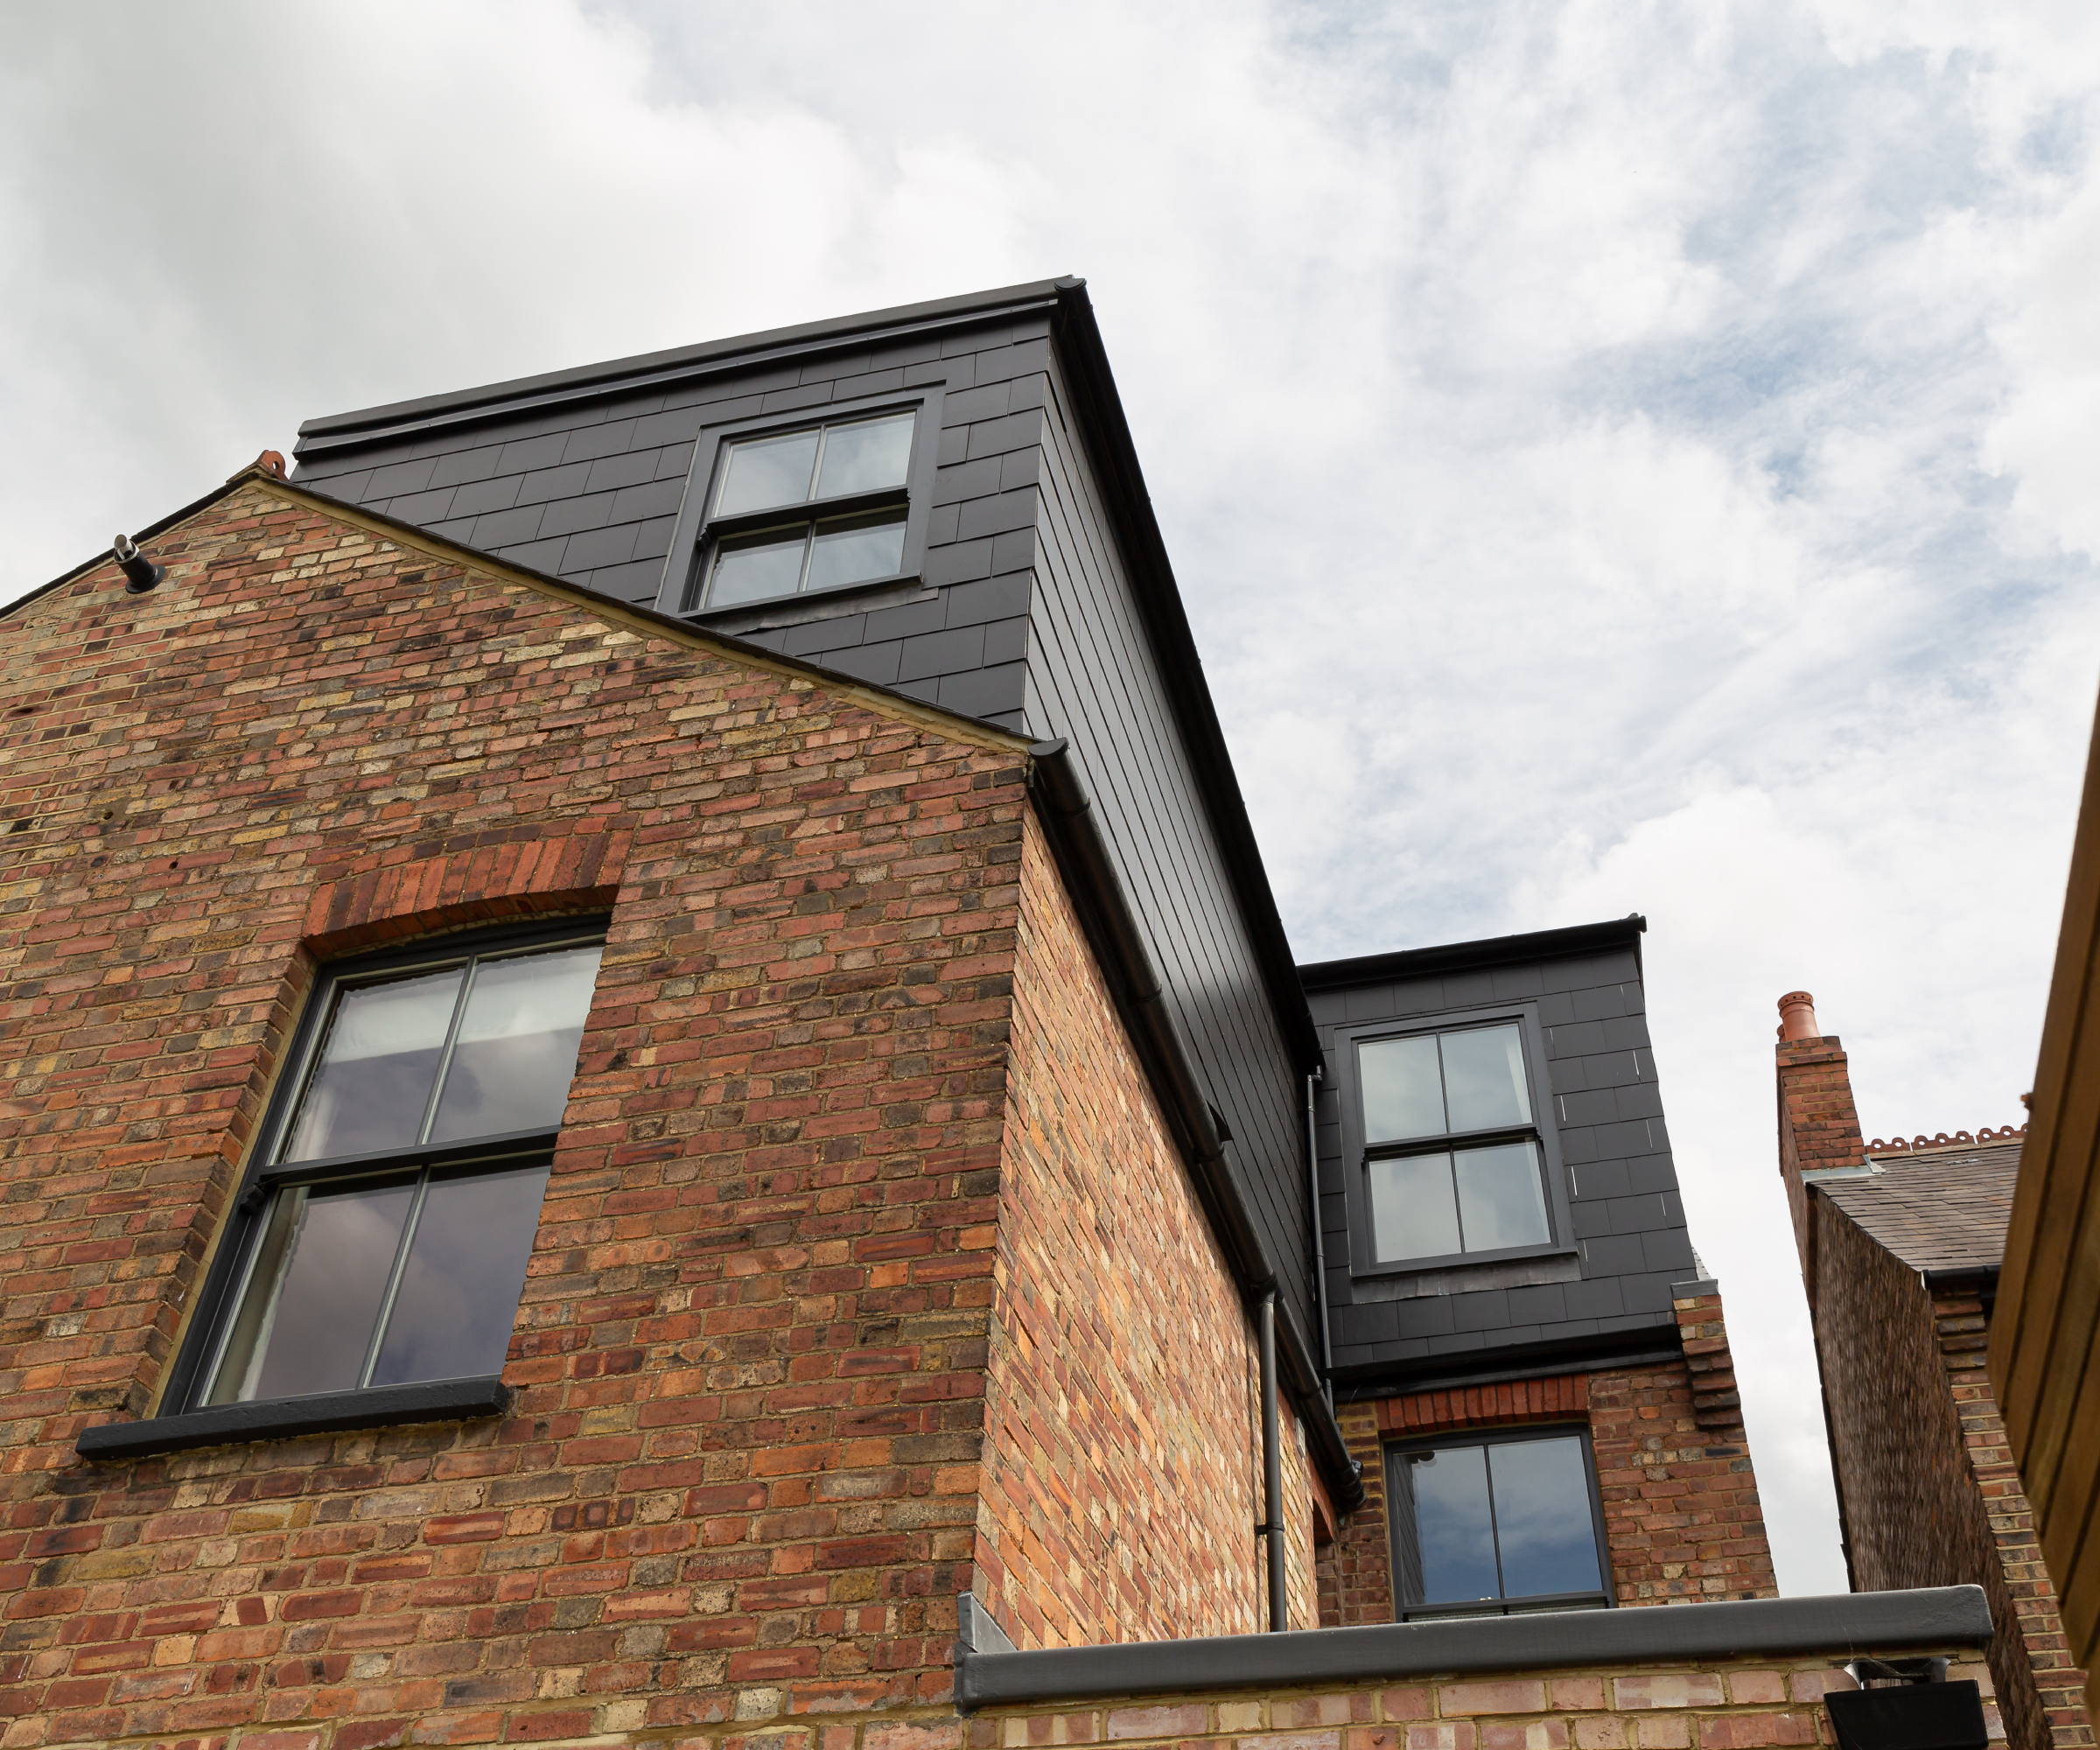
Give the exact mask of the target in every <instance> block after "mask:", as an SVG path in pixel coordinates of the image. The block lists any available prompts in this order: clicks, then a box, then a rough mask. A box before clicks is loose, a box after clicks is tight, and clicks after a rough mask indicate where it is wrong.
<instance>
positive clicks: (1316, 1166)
mask: <svg viewBox="0 0 2100 1750" xmlns="http://www.w3.org/2000/svg"><path fill="white" fill-rule="evenodd" d="M1326 1080H1327V1074H1326V1072H1325V1071H1324V1070H1319V1069H1316V1070H1314V1071H1313V1073H1312V1075H1308V1076H1307V1077H1306V1210H1307V1211H1308V1212H1309V1214H1310V1215H1311V1217H1312V1221H1313V1302H1314V1304H1315V1305H1317V1306H1319V1308H1320V1390H1322V1391H1323V1392H1325V1393H1326V1394H1327V1408H1328V1409H1329V1410H1332V1409H1334V1338H1333V1337H1332V1336H1330V1335H1329V1334H1328V1332H1327V1236H1326V1235H1325V1234H1323V1233H1322V1232H1321V1231H1320V1117H1319V1113H1318V1110H1317V1109H1316V1108H1315V1106H1314V1104H1313V1101H1314V1098H1315V1096H1314V1095H1313V1089H1314V1088H1315V1087H1316V1086H1317V1085H1318V1084H1319V1083H1320V1082H1324V1081H1326Z"/></svg>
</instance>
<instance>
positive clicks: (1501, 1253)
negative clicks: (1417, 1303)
mask: <svg viewBox="0 0 2100 1750" xmlns="http://www.w3.org/2000/svg"><path fill="white" fill-rule="evenodd" d="M1581 1256H1582V1249H1581V1248H1580V1247H1579V1246H1572V1245H1566V1244H1563V1243H1558V1242H1550V1243H1547V1244H1545V1245H1543V1246H1502V1247H1498V1248H1497V1249H1495V1250H1493V1251H1480V1252H1443V1253H1439V1255H1438V1256H1437V1257H1419V1258H1396V1259H1393V1260H1391V1261H1390V1262H1389V1261H1383V1260H1377V1261H1374V1262H1373V1263H1371V1264H1368V1265H1366V1266H1364V1267H1363V1268H1362V1269H1360V1270H1351V1271H1350V1272H1349V1274H1350V1275H1351V1276H1357V1277H1364V1276H1433V1275H1434V1274H1436V1272H1438V1271H1446V1270H1464V1269H1467V1268H1468V1267H1469V1266H1472V1265H1476V1264H1508V1263H1510V1262H1511V1261H1513V1260H1515V1259H1518V1258H1547V1257H1572V1258H1579V1257H1581Z"/></svg>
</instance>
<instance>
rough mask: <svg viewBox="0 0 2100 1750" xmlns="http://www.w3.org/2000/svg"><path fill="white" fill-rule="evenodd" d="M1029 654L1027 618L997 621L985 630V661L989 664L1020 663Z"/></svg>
mask: <svg viewBox="0 0 2100 1750" xmlns="http://www.w3.org/2000/svg"><path fill="white" fill-rule="evenodd" d="M1026 655H1028V622H1027V620H1026V618H1018V619H1014V620H993V621H992V622H991V624H990V625H989V626H987V627H985V628H984V660H985V662H988V663H998V662H1020V661H1022V660H1023V659H1024V658H1026Z"/></svg>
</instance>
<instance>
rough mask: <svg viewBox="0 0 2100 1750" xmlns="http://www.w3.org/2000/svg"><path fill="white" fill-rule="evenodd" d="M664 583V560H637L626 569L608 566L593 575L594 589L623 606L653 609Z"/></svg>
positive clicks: (626, 565) (622, 566)
mask: <svg viewBox="0 0 2100 1750" xmlns="http://www.w3.org/2000/svg"><path fill="white" fill-rule="evenodd" d="M662 583H663V560H662V557H661V556H658V557H655V558H644V559H637V560H634V562H632V563H628V564H625V565H607V566H606V567H605V568H604V569H603V570H597V571H593V572H591V588H592V589H594V590H597V591H599V592H600V593H601V594H604V595H608V596H615V597H617V598H619V599H620V600H621V601H624V602H639V603H641V604H644V605H645V606H646V605H651V604H654V603H655V599H656V592H657V591H658V589H659V588H660V587H661V586H662Z"/></svg>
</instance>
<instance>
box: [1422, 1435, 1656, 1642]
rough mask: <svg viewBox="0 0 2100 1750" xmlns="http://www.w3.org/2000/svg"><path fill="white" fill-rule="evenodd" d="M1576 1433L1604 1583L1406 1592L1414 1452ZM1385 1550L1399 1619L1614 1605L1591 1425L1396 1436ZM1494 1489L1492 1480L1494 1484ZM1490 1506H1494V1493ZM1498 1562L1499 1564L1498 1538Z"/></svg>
mask: <svg viewBox="0 0 2100 1750" xmlns="http://www.w3.org/2000/svg"><path fill="white" fill-rule="evenodd" d="M1571 1434H1572V1435H1575V1436H1577V1437H1578V1438H1579V1439H1580V1441H1581V1443H1582V1474H1583V1481H1584V1482H1585V1484H1586V1488H1587V1491H1588V1495H1589V1502H1590V1530H1591V1531H1592V1532H1593V1535H1594V1536H1595V1537H1596V1539H1597V1573H1598V1577H1599V1580H1600V1585H1599V1586H1598V1587H1597V1589H1596V1590H1595V1591H1593V1592H1565V1593H1526V1594H1523V1596H1521V1597H1517V1598H1499V1599H1495V1600H1487V1601H1483V1602H1481V1603H1477V1604H1467V1603H1445V1604H1431V1603H1429V1602H1428V1601H1426V1600H1407V1599H1405V1598H1404V1597H1403V1596H1402V1582H1403V1580H1404V1576H1405V1573H1406V1571H1407V1564H1406V1558H1405V1557H1404V1554H1403V1553H1402V1551H1401V1543H1400V1540H1401V1523H1402V1522H1401V1512H1402V1509H1406V1510H1407V1511H1408V1512H1409V1513H1412V1511H1413V1507H1414V1493H1413V1490H1412V1488H1411V1487H1409V1486H1407V1485H1406V1484H1405V1483H1404V1481H1403V1478H1402V1475H1401V1467H1403V1466H1404V1463H1405V1461H1406V1457H1407V1454H1408V1453H1440V1452H1451V1451H1454V1450H1456V1449H1457V1448H1459V1447H1461V1446H1516V1445H1518V1444H1519V1443H1521V1442H1523V1441H1527V1440H1558V1439H1566V1438H1567V1437H1568V1436H1569V1435H1571ZM1384 1458H1385V1509H1386V1551H1387V1555H1388V1558H1389V1560H1390V1563H1391V1570H1390V1571H1391V1573H1392V1577H1393V1620H1394V1621H1397V1622H1421V1621H1450V1620H1456V1619H1458V1618H1461V1617H1481V1616H1524V1615H1529V1614H1532V1613H1533V1612H1544V1611H1548V1610H1613V1609H1616V1608H1617V1607H1618V1604H1619V1595H1618V1593H1617V1591H1616V1590H1615V1589H1614V1586H1613V1585H1612V1548H1611V1540H1610V1538H1609V1537H1608V1536H1607V1524H1606V1521H1605V1516H1604V1491H1603V1489H1602V1488H1600V1486H1599V1484H1598V1481H1597V1446H1596V1442H1595V1440H1594V1439H1593V1438H1592V1435H1591V1432H1590V1428H1589V1425H1588V1424H1587V1423H1584V1422H1549V1423H1540V1424H1527V1425H1524V1426H1523V1427H1519V1428H1485V1429H1471V1428H1454V1429H1453V1430H1451V1431H1450V1432H1446V1433H1443V1434H1426V1435H1424V1436H1422V1437H1421V1438H1420V1439H1410V1440H1393V1441H1389V1442H1387V1443H1386V1446H1385V1453H1384ZM1491 1488H1492V1485H1491ZM1488 1510H1489V1512H1490V1513H1493V1512H1494V1510H1495V1506H1494V1496H1493V1495H1492V1493H1490V1495H1489V1497H1488ZM1496 1567H1497V1572H1498V1573H1499V1572H1500V1567H1501V1551H1500V1545H1499V1543H1498V1545H1497V1551H1496Z"/></svg>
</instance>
